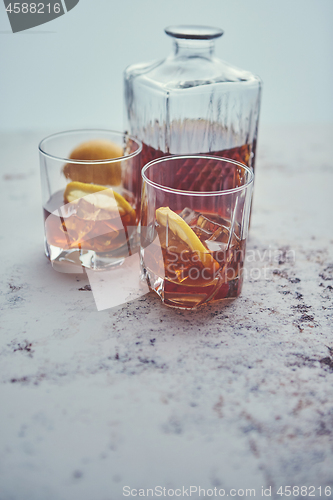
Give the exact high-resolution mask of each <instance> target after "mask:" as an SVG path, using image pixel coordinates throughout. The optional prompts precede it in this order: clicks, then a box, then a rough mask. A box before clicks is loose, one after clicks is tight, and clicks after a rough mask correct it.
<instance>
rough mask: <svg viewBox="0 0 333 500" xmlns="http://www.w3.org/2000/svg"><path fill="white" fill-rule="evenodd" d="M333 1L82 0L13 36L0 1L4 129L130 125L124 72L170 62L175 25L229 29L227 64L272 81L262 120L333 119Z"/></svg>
mask: <svg viewBox="0 0 333 500" xmlns="http://www.w3.org/2000/svg"><path fill="white" fill-rule="evenodd" d="M332 19H333V0H278V1H273V0H206V1H205V2H203V1H202V0H168V1H161V0H122V1H121V2H120V1H115V0H80V2H79V4H78V5H77V6H76V7H75V8H74V9H73V10H71V11H70V12H68V13H67V14H66V15H64V16H62V17H61V18H59V19H56V20H54V21H52V22H50V23H48V24H45V25H42V26H39V27H37V28H34V29H31V30H29V31H26V32H22V33H17V34H12V33H11V32H10V25H9V21H8V18H7V16H6V12H5V8H4V5H3V2H2V1H1V4H0V31H1V33H0V53H1V56H0V57H1V59H0V71H1V77H0V91H1V103H2V104H1V112H0V127H1V128H2V129H32V128H38V129H52V130H63V129H70V128H74V127H97V126H101V127H108V128H109V127H111V128H112V127H113V128H122V125H123V99H122V97H123V96H122V72H123V69H124V68H125V67H126V66H127V65H129V64H131V63H133V62H139V61H149V60H154V59H159V58H163V57H165V56H166V55H167V54H168V53H169V51H170V50H171V39H169V37H167V36H166V35H164V32H163V28H164V27H165V26H167V25H170V24H206V25H214V26H220V27H222V28H223V29H224V31H225V34H224V36H223V37H222V39H220V40H218V41H217V44H216V53H217V55H218V56H219V57H221V58H222V59H225V60H226V61H229V62H232V63H234V64H235V65H237V66H240V67H242V68H245V69H249V70H251V71H253V72H255V73H257V74H259V75H260V76H261V77H262V79H263V80H264V94H263V105H262V115H261V123H320V122H332V117H333V97H332V95H333V92H332V80H333V63H332V46H333V34H332V33H333V31H332V28H331V24H332Z"/></svg>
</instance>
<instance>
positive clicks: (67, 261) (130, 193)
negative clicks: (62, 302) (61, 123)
mask: <svg viewBox="0 0 333 500" xmlns="http://www.w3.org/2000/svg"><path fill="white" fill-rule="evenodd" d="M141 150H142V145H141V143H140V141H139V140H137V139H135V138H133V137H131V136H130V135H128V134H126V133H123V132H115V131H109V130H73V131H68V132H62V133H59V134H54V135H51V136H49V137H47V138H45V139H43V140H42V141H41V143H40V144H39V156H40V167H41V183H42V201H43V209H44V229H45V254H46V256H47V257H48V258H49V260H50V261H51V263H52V265H53V266H54V268H56V269H57V270H58V271H61V272H76V271H75V269H76V268H80V269H81V272H82V268H88V269H94V270H102V269H108V268H110V267H112V266H118V265H120V264H121V263H122V262H123V261H124V259H125V258H126V257H127V256H130V255H132V254H133V253H135V252H137V251H138V247H139V238H138V222H139V217H140V192H139V187H138V186H139V178H140V170H141ZM68 269H71V271H68Z"/></svg>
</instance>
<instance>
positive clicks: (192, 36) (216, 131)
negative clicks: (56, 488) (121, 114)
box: [124, 26, 262, 169]
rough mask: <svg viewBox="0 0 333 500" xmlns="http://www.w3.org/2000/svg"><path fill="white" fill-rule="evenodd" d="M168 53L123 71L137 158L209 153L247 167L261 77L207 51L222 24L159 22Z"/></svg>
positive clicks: (252, 150)
mask: <svg viewBox="0 0 333 500" xmlns="http://www.w3.org/2000/svg"><path fill="white" fill-rule="evenodd" d="M165 32H166V34H167V35H169V36H171V37H172V38H173V41H174V52H173V53H172V54H171V55H170V56H169V57H167V58H166V59H164V60H162V61H157V62H152V63H146V64H134V65H131V66H129V67H128V68H127V69H126V70H125V75H124V77H125V106H126V124H127V129H128V132H130V133H131V134H132V135H134V136H136V137H137V138H138V139H140V140H141V141H142V142H143V151H142V165H144V164H146V163H147V162H148V161H150V160H152V159H155V158H158V157H160V156H165V155H169V154H171V155H179V154H181V155H183V154H196V153H209V154H213V155H217V156H223V157H227V158H231V159H234V160H238V161H240V162H242V163H245V164H246V165H247V166H250V167H252V168H253V169H254V164H255V152H256V142H257V133H258V120H259V110H260V99H261V87H262V83H261V80H260V78H259V77H258V76H255V75H253V74H251V73H250V72H248V71H244V70H241V69H238V68H235V67H234V66H231V65H230V64H228V63H226V62H224V61H221V60H220V59H218V58H216V57H215V56H214V45H215V39H216V38H219V37H220V36H221V35H222V34H223V31H222V30H221V29H218V28H211V27H204V26H173V27H168V28H166V29H165Z"/></svg>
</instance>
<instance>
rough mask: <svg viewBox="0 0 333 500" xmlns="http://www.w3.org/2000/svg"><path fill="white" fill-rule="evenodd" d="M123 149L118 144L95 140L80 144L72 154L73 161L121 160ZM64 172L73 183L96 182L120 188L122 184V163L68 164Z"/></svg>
mask: <svg viewBox="0 0 333 500" xmlns="http://www.w3.org/2000/svg"><path fill="white" fill-rule="evenodd" d="M123 155H124V153H123V148H122V147H121V146H119V145H118V144H116V143H114V142H111V141H108V140H105V139H94V140H91V141H86V142H83V143H81V144H79V145H78V146H77V147H76V148H75V149H73V151H72V152H71V154H70V156H69V158H70V159H71V160H84V161H89V160H111V159H115V158H121V157H122V156H123ZM63 172H64V175H65V177H67V179H71V180H72V181H84V182H94V183H97V184H99V183H100V184H110V185H112V186H119V184H120V183H121V163H120V161H119V162H117V161H116V162H112V163H101V164H98V163H97V164H96V163H87V164H77V163H67V164H66V165H65V166H64V168H63Z"/></svg>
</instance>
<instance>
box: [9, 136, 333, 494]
mask: <svg viewBox="0 0 333 500" xmlns="http://www.w3.org/2000/svg"><path fill="white" fill-rule="evenodd" d="M332 133H333V128H332V127H329V126H327V127H324V126H320V127H319V126H318V127H305V126H304V127H290V126H288V127H286V128H283V127H271V128H268V127H266V128H265V127H262V128H261V135H260V141H259V156H258V161H257V172H256V183H255V201H254V209H253V216H252V225H251V234H250V239H249V244H248V258H247V278H246V280H245V283H244V287H243V293H242V295H241V297H240V298H239V299H237V300H236V301H235V302H234V303H232V304H231V305H229V306H227V307H224V308H222V307H221V306H220V305H212V306H210V305H209V306H207V307H205V308H203V309H201V310H199V311H197V312H181V311H177V310H172V309H169V308H167V307H165V306H163V305H161V303H160V302H159V300H158V299H157V298H156V297H154V296H152V295H150V294H149V295H145V296H143V297H141V298H139V299H137V300H136V301H134V302H131V303H128V304H126V305H124V306H119V307H117V308H114V309H108V310H105V311H101V312H98V311H97V309H96V306H95V303H94V300H93V296H92V293H91V291H89V286H88V281H87V279H86V278H85V277H84V276H82V275H78V276H73V275H65V274H60V273H57V272H55V271H54V270H53V269H52V267H51V265H50V264H49V262H48V261H47V260H46V258H45V257H44V255H43V221H42V212H41V196H40V181H39V166H38V155H37V144H38V141H39V140H40V139H41V138H42V137H43V136H44V135H45V133H43V132H41V133H29V134H25V133H21V134H19V133H16V134H4V135H2V136H1V177H2V180H1V187H0V189H1V198H0V202H1V207H2V214H3V215H2V223H1V227H2V229H1V233H0V238H1V248H2V252H1V267H2V278H3V279H2V283H1V296H0V300H1V335H0V383H1V385H0V401H1V405H0V422H1V431H0V435H1V437H0V463H1V468H0V499H1V500H46V499H47V500H77V499H80V500H92V499H94V500H110V499H120V498H123V487H124V486H130V487H131V488H154V487H156V486H161V487H165V488H174V489H175V488H182V487H183V486H184V487H189V486H191V485H192V486H197V487H199V486H201V488H206V489H208V488H213V489H214V488H217V490H216V491H218V490H219V489H221V488H223V489H225V491H226V495H227V494H229V492H230V489H231V488H235V489H236V490H238V489H239V488H244V489H246V488H255V489H256V497H258V498H259V497H261V488H262V486H263V487H264V488H268V487H269V486H271V487H272V497H274V498H282V497H281V496H279V495H277V490H278V488H279V486H283V487H284V486H286V485H291V486H293V485H295V486H303V485H306V486H310V485H313V486H314V487H315V488H319V487H320V486H321V487H322V488H323V491H324V488H325V486H330V487H332V491H333V334H332V330H333V329H332V297H333V224H332V213H333V201H332V200H333V196H332V188H333V160H332V158H333V147H332V140H331V138H332ZM327 491H328V490H327ZM308 493H309V490H308ZM208 494H209V493H208ZM316 494H318V495H319V490H318V489H317V490H316ZM202 496H203V494H201V497H202ZM240 496H241V493H240V494H239V496H236V498H238V497H240ZM322 496H323V493H322ZM192 498H199V494H198V492H195V491H194V489H193V490H192ZM309 498H310V497H309Z"/></svg>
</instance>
